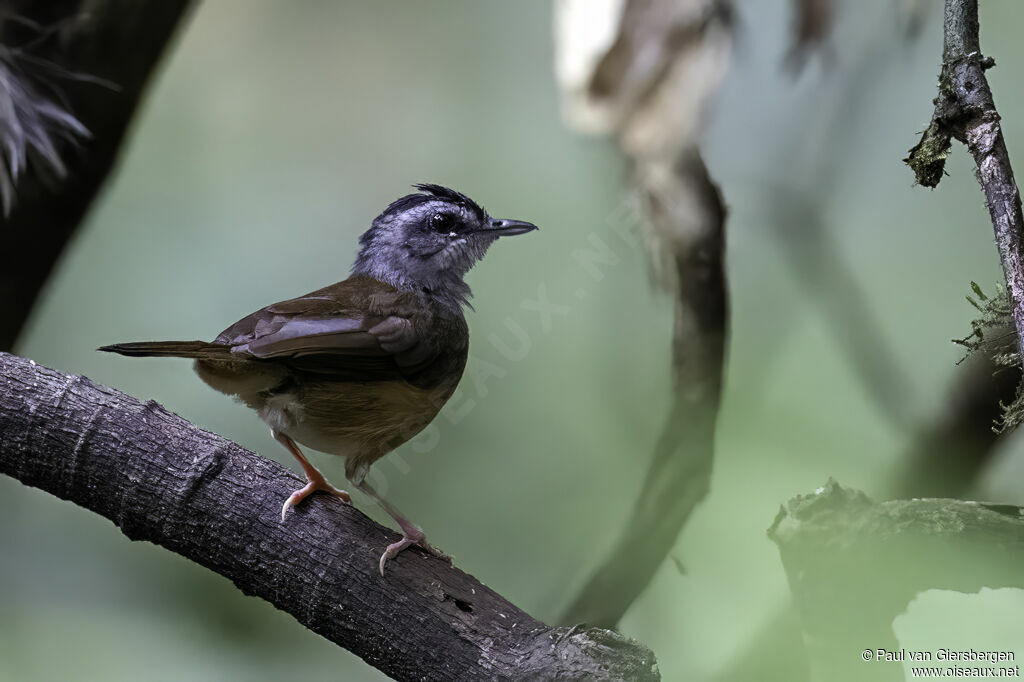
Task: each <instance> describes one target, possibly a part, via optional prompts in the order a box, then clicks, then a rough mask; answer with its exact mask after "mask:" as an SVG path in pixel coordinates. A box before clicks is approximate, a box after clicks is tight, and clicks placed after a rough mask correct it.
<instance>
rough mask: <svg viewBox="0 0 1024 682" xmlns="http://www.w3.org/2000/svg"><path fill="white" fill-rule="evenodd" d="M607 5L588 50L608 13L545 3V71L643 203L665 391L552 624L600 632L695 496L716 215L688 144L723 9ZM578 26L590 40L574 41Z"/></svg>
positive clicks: (715, 362)
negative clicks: (662, 313)
mask: <svg viewBox="0 0 1024 682" xmlns="http://www.w3.org/2000/svg"><path fill="white" fill-rule="evenodd" d="M620 9H621V14H619V16H618V17H617V28H616V30H615V31H613V32H612V33H611V34H610V35H612V36H613V39H612V40H611V41H610V42H608V43H606V44H604V45H603V46H602V45H600V44H599V43H600V37H601V34H602V32H598V33H597V35H594V33H593V31H594V26H595V24H601V25H605V26H607V25H608V24H609V22H611V24H612V25H614V24H615V22H616V17H615V16H614V11H613V12H612V13H611V16H609V15H604V16H603V18H597V17H595V15H597V14H601V12H602V10H601V9H599V8H596V6H595V5H594V4H593V3H591V4H584V3H581V2H561V3H559V5H558V11H559V15H558V22H557V24H558V26H559V34H558V39H559V41H560V49H561V53H560V57H559V63H558V73H559V76H560V84H561V87H562V90H563V95H564V104H565V108H564V110H565V113H566V116H567V119H568V121H569V122H570V124H571V125H574V126H575V127H577V128H579V129H581V130H586V131H588V132H595V133H602V134H607V135H611V136H613V137H614V138H615V139H616V140H617V142H618V146H619V148H620V150H621V151H622V153H623V154H624V155H625V156H626V157H627V159H629V161H630V163H631V165H632V168H633V180H634V182H635V185H636V187H637V191H639V192H640V193H641V194H642V195H643V196H644V198H645V202H644V203H645V205H646V208H647V217H648V223H647V225H648V226H649V228H650V229H648V230H647V231H646V236H647V237H648V239H647V245H648V251H649V254H650V259H651V265H652V267H653V270H654V273H655V278H656V280H657V282H658V283H659V284H660V286H661V287H662V288H663V289H664V290H665V291H667V292H668V293H669V294H670V295H671V296H672V299H673V302H674V320H675V322H674V326H673V339H672V368H671V372H672V378H673V385H674V387H675V395H674V396H673V398H672V402H671V408H670V410H669V414H668V418H667V420H666V424H665V426H664V428H663V430H662V432H661V434H660V436H659V437H658V440H657V444H656V446H655V449H654V456H653V458H652V460H651V462H650V464H649V465H648V470H647V475H646V476H645V478H644V483H643V486H642V488H641V490H640V493H639V495H638V497H637V499H636V501H635V502H634V505H633V510H632V513H631V515H630V517H629V519H628V520H627V521H626V524H625V528H624V529H623V530H622V531H621V532H620V535H619V539H618V540H617V541H616V542H615V543H614V545H613V548H612V550H611V552H610V553H609V554H608V556H607V558H606V559H605V560H604V562H603V563H601V564H600V565H599V566H598V568H597V569H596V570H595V571H594V572H593V574H592V575H591V577H590V579H589V580H588V582H587V583H586V585H585V586H584V587H583V589H582V590H581V591H580V593H579V594H578V595H577V596H576V598H575V599H574V600H573V601H572V602H571V603H570V605H569V606H568V608H567V609H566V611H565V613H564V614H563V615H562V617H561V622H563V623H574V622H586V623H593V624H595V625H601V626H604V627H614V626H615V625H616V624H617V623H618V622H619V619H620V618H622V616H623V614H624V613H625V612H626V610H627V609H628V608H629V606H630V605H631V604H632V603H633V601H634V600H635V599H636V598H637V597H638V596H639V594H640V593H641V592H642V591H643V590H644V589H645V588H646V587H647V585H648V583H649V582H650V581H651V579H652V577H653V576H654V573H655V571H656V570H657V569H658V567H659V566H660V565H661V563H662V562H663V561H664V560H665V557H666V556H668V552H669V550H670V549H671V548H672V546H673V544H674V543H675V541H676V538H677V537H678V536H679V533H680V531H681V530H682V528H683V526H684V525H685V524H686V521H687V519H688V518H689V517H690V514H691V513H692V512H693V510H694V508H695V507H696V506H697V505H698V504H699V503H700V502H701V500H703V499H704V497H705V496H706V495H707V494H708V491H709V489H710V485H711V470H712V462H713V459H714V443H715V426H716V423H717V418H718V409H719V405H720V403H721V395H722V380H723V374H724V371H725V344H726V338H727V328H728V297H727V290H726V277H725V262H724V260H725V213H726V212H725V206H724V204H723V202H722V196H721V193H720V192H719V190H718V187H717V186H716V185H715V183H714V181H713V180H712V179H711V176H710V175H709V173H708V170H707V167H706V166H705V165H704V161H703V159H702V158H701V155H700V151H699V149H698V137H699V133H700V132H701V130H702V129H703V123H704V118H705V112H706V109H707V108H708V105H709V102H708V100H709V99H710V97H711V96H712V95H713V94H714V92H715V90H716V89H717V87H718V84H719V82H720V81H721V78H722V76H723V74H724V73H725V69H726V65H727V63H728V58H729V53H730V51H731V44H732V36H731V31H732V26H731V24H732V4H731V2H727V1H725V0H685V1H683V2H679V1H678V0H629V1H627V2H626V3H625V5H624V6H622V7H621V8H620ZM587 31H591V32H592V33H591V40H592V41H594V42H592V43H591V44H589V45H584V44H582V43H581V41H580V36H581V35H585V34H586V32H587ZM603 33H604V34H605V35H606V36H607V35H608V34H607V32H603ZM595 38H596V40H595Z"/></svg>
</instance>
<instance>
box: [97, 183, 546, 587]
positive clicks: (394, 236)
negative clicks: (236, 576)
mask: <svg viewBox="0 0 1024 682" xmlns="http://www.w3.org/2000/svg"><path fill="white" fill-rule="evenodd" d="M413 187H414V189H416V190H417V191H416V192H414V193H411V194H407V195H405V196H402V197H400V198H398V199H396V200H395V201H393V202H391V204H390V205H388V207H387V208H386V209H384V211H383V212H382V213H381V214H380V215H379V216H377V217H376V218H375V219H374V220H373V222H372V223H371V225H370V227H369V229H367V230H366V231H365V232H364V233H363V234H362V235H361V236H360V237H359V251H358V254H357V256H356V258H355V262H354V264H353V265H352V268H351V272H350V276H349V277H348V279H345V280H343V281H341V282H338V283H336V284H331V285H330V286H326V287H324V288H322V289H318V290H316V291H312V292H310V293H308V294H305V295H304V296H299V297H298V298H293V299H289V300H286V301H281V302H279V303H274V304H272V305H268V306H267V307H265V308H262V309H260V310H257V311H256V312H254V313H252V314H251V315H248V316H246V317H243V318H242V319H240V320H239V321H238V322H235V323H234V324H232V325H231V326H230V327H228V328H227V329H225V330H224V331H222V332H221V333H220V334H219V335H218V336H217V337H216V338H215V339H214V340H213V341H210V342H207V341H141V342H131V343H117V344H113V345H108V346H103V347H101V348H99V350H101V351H106V352H111V353H119V354H121V355H126V356H135V357H139V356H156V357H179V358H191V359H193V360H194V363H193V366H194V369H195V371H196V373H197V374H198V375H199V377H200V378H201V379H202V380H203V381H204V382H206V383H207V384H208V385H209V386H211V387H212V388H214V389H216V390H217V391H220V392H221V393H225V394H227V395H230V396H233V397H234V398H235V399H237V400H238V401H240V402H242V403H243V404H245V405H247V406H248V407H250V408H252V409H253V410H255V411H256V413H257V415H258V416H259V417H260V419H261V420H263V422H265V423H266V424H267V425H268V426H269V427H270V433H271V436H272V437H273V438H274V439H275V440H277V441H278V442H279V443H281V444H282V445H283V446H284V447H285V448H286V449H287V450H288V452H290V453H291V454H292V455H293V456H294V457H295V459H296V460H297V461H298V463H299V465H300V466H301V468H302V470H303V472H304V473H305V476H306V481H307V482H306V485H305V486H303V487H302V488H300V489H298V490H295V491H294V492H293V493H292V494H291V495H290V496H289V497H288V498H287V499H286V500H285V501H284V504H283V506H282V508H281V522H282V523H283V522H285V518H286V515H287V513H288V510H289V509H290V508H291V507H293V506H295V505H297V504H299V503H300V502H302V501H303V500H304V499H306V498H307V497H309V496H310V495H312V494H313V493H315V492H317V491H322V492H325V493H327V494H329V495H332V496H334V497H337V498H339V499H341V500H342V501H343V502H345V503H351V497H350V495H349V493H348V492H347V491H345V490H341V489H339V488H335V487H334V486H333V485H331V484H330V483H329V482H328V481H327V479H326V478H325V477H324V475H323V474H322V473H321V472H320V471H319V470H318V469H317V468H316V467H315V466H313V464H311V463H310V461H309V460H308V459H307V458H306V456H305V455H304V454H303V452H302V450H301V449H300V448H299V445H300V444H301V445H303V446H306V447H308V448H311V449H313V450H318V451H321V452H324V453H328V454H332V455H340V456H342V457H344V458H345V477H346V478H347V479H348V481H349V482H350V483H351V484H352V485H353V486H354V487H355V488H357V489H358V490H360V491H362V492H363V493H365V494H366V495H367V496H369V497H370V498H372V499H373V500H375V501H376V502H377V503H378V504H379V505H380V506H381V507H382V508H383V509H384V511H386V512H387V513H388V514H389V515H390V516H391V517H392V518H393V519H394V520H395V522H396V523H397V524H398V526H399V528H401V530H402V539H401V540H399V541H397V542H394V543H391V544H389V545H388V546H387V547H386V548H385V550H384V552H383V554H382V555H381V557H380V561H379V565H378V567H379V570H380V574H381V576H383V575H384V566H385V564H386V563H387V562H388V561H389V560H391V559H394V558H395V557H396V556H397V555H398V554H399V553H400V552H401V551H402V550H404V549H406V548H408V547H411V546H413V545H417V546H419V547H421V548H422V549H423V550H425V551H427V552H429V553H430V554H433V555H435V556H438V557H441V558H445V559H447V558H448V557H446V556H445V555H444V554H443V553H442V552H441V551H439V550H437V549H436V548H434V547H433V546H432V545H430V544H429V543H428V542H427V540H426V535H425V534H424V533H423V531H422V529H421V528H420V527H419V526H417V525H415V524H413V523H412V522H411V521H409V520H408V519H407V518H406V517H405V516H404V515H403V514H402V513H401V512H399V511H398V509H397V508H396V507H394V506H393V505H392V504H391V503H389V502H388V501H387V500H385V499H384V498H383V497H382V496H381V495H380V494H378V493H377V491H376V490H375V489H374V488H373V486H371V485H370V483H369V481H368V480H367V473H368V472H369V469H370V466H371V465H372V464H373V463H374V462H375V461H377V460H378V459H380V458H381V457H383V456H384V455H386V454H387V453H389V452H391V451H392V450H394V449H395V448H396V447H398V446H399V445H401V444H402V443H404V442H406V441H408V440H409V439H410V438H412V437H413V436H415V435H416V434H417V433H419V432H420V431H421V430H422V429H423V428H425V427H426V426H427V424H429V423H430V422H431V420H433V418H434V417H435V416H436V415H437V413H438V412H439V411H440V409H441V407H442V406H443V405H444V404H445V402H446V401H447V400H448V399H449V398H450V397H451V395H452V393H453V392H454V391H455V388H456V386H457V385H458V383H459V380H460V379H461V377H462V373H463V370H464V369H465V366H466V360H467V358H468V352H469V327H468V325H467V323H466V318H465V312H464V309H465V308H467V307H469V308H472V307H471V306H470V305H469V299H470V297H471V295H472V292H471V290H470V288H469V285H467V284H466V282H465V279H464V278H465V275H466V273H467V272H468V271H469V270H470V268H472V267H473V265H474V264H476V262H477V261H479V260H480V259H481V258H483V256H484V254H485V253H486V251H487V249H488V248H489V247H490V246H491V245H492V244H493V243H494V242H495V241H497V240H498V238H500V237H507V236H512V235H519V234H525V233H527V232H531V231H533V230H536V229H537V226H536V225H534V224H533V223H529V222H525V221H521V220H505V219H494V218H491V216H490V215H489V214H488V213H487V211H486V210H485V209H484V208H483V207H482V206H480V205H479V204H478V203H476V202H475V201H473V200H472V199H470V198H469V197H468V196H466V195H465V194H462V193H461V192H458V191H456V190H453V189H450V188H448V187H444V186H441V185H435V184H417V185H414V186H413Z"/></svg>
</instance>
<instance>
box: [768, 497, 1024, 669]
mask: <svg viewBox="0 0 1024 682" xmlns="http://www.w3.org/2000/svg"><path fill="white" fill-rule="evenodd" d="M768 535H769V536H770V537H771V538H772V540H774V541H775V543H776V544H777V545H778V546H779V552H780V554H781V555H782V563H783V565H784V566H785V568H786V575H787V576H788V577H789V585H790V590H791V591H792V593H793V599H794V602H795V603H796V606H797V610H798V611H799V614H800V620H801V623H802V626H803V630H804V640H805V642H806V645H807V650H808V653H809V654H810V658H811V667H812V670H813V672H814V679H816V680H828V681H829V682H846V681H850V682H853V681H856V682H866V681H872V680H892V681H893V682H897V681H902V680H903V679H904V673H903V668H902V666H901V665H900V664H899V663H894V662H886V661H879V660H876V659H875V657H874V652H876V651H877V650H878V649H885V650H889V651H897V650H899V648H900V647H899V643H898V641H897V640H896V637H895V635H894V634H893V631H892V621H893V619H894V618H895V617H896V616H898V615H899V614H901V613H903V612H904V611H905V610H906V608H907V604H908V603H909V602H910V601H911V600H912V599H913V598H914V597H915V596H916V595H917V594H918V593H919V592H922V591H924V590H928V589H944V590H956V591H958V592H967V593H973V592H977V591H979V590H980V589H981V588H983V587H990V588H999V587H1016V588H1020V587H1024V573H1022V572H1021V571H1020V566H1021V564H1022V562H1024V508H1020V507H1015V506H1009V505H988V504H981V503H978V502H964V501H960V500H949V499H914V500H893V501H890V502H883V503H880V504H875V503H873V502H871V500H869V499H868V498H867V496H866V495H864V494H863V493H861V492H858V491H853V490H847V489H844V488H841V487H840V486H839V485H837V484H836V483H835V482H834V481H829V482H828V484H827V485H825V486H824V487H822V488H820V489H818V491H816V492H815V493H814V494H812V495H801V496H799V497H796V498H794V499H792V500H790V501H789V502H788V503H787V504H786V506H785V507H783V508H782V509H781V510H780V511H779V514H778V516H777V517H776V519H775V522H774V523H773V524H772V527H771V528H770V529H769V530H768ZM865 650H867V651H870V652H871V654H872V656H871V658H870V660H864V659H862V653H866V651H865ZM928 665H934V663H932V664H928Z"/></svg>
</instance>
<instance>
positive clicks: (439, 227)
mask: <svg viewBox="0 0 1024 682" xmlns="http://www.w3.org/2000/svg"><path fill="white" fill-rule="evenodd" d="M454 227H455V216H453V215H452V214H451V213H435V214H434V215H432V216H430V229H432V230H433V231H434V232H451V231H452V229H453V228H454Z"/></svg>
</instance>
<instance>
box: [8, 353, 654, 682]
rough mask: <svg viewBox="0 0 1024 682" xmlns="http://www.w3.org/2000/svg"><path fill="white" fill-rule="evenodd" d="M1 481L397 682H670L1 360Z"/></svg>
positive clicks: (267, 481) (635, 648)
mask: <svg viewBox="0 0 1024 682" xmlns="http://www.w3.org/2000/svg"><path fill="white" fill-rule="evenodd" d="M0 473H4V474H7V475H8V476H12V477H14V478H16V479H18V480H20V481H21V482H23V483H25V484H27V485H31V486H34V487H38V488H41V489H43V490H45V491H47V492H49V493H51V494H53V495H56V496H57V497H60V498H61V499H65V500H69V501H71V502H74V503H75V504H78V505H80V506H83V507H85V508H87V509H90V510H92V511H94V512H96V513H97V514H100V515H101V516H104V517H106V518H107V519H109V520H110V521H112V522H113V523H114V524H115V525H117V527H118V528H120V529H121V531H122V532H124V534H125V535H127V536H128V537H129V538H131V539H133V540H146V541H149V542H152V543H155V544H157V545H160V546H162V547H165V548H167V549H169V550H171V551H172V552H176V553H178V554H181V555H182V556H184V557H186V558H188V559H190V560H192V561H195V562H197V563H199V564H201V565H203V566H206V567H207V568H209V569H211V570H213V571H216V572H217V573H220V574H221V575H224V576H226V577H227V578H229V579H230V580H231V581H232V582H234V584H235V586H236V587H237V588H238V589H240V590H241V591H242V592H243V593H245V594H247V595H252V596H257V597H260V598H262V599H266V600H267V601H269V602H271V603H272V604H273V605H274V606H276V607H277V608H279V609H282V610H284V611H286V612H288V613H290V614H291V615H293V616H294V617H295V618H296V619H297V620H298V621H299V622H300V623H302V624H303V625H304V626H306V627H307V628H309V629H310V630H312V631H314V632H316V633H318V634H320V635H322V636H323V637H326V638H327V639H329V640H330V641H332V642H334V643H336V644H338V645H339V646H343V647H345V648H346V649H349V650H351V651H352V652H353V653H355V654H357V655H359V656H360V657H362V658H363V659H364V660H366V661H367V662H368V663H369V664H371V665H373V666H375V667H377V668H379V669H380V670H382V671H384V672H385V673H387V674H388V675H390V676H392V677H394V678H395V679H398V680H443V681H445V682H447V681H448V680H453V679H458V680H464V679H491V678H495V679H536V680H548V679H566V680H568V679H573V680H575V679H580V680H583V679H586V680H625V679H628V680H657V679H660V678H659V675H658V672H657V665H656V663H655V660H654V655H653V654H652V653H651V651H650V650H649V649H647V648H646V647H644V646H643V645H642V644H639V643H638V642H636V641H634V640H630V639H627V638H625V637H622V636H620V635H618V634H616V633H614V632H611V631H608V630H603V629H599V628H586V627H573V628H552V627H549V626H546V625H544V624H543V623H540V622H538V621H536V620H534V619H533V618H531V617H530V616H529V615H527V614H526V613H524V612H523V611H522V610H520V609H518V608H516V607H515V606H514V605H512V604H510V603H509V602H507V601H506V600H504V599H503V598H502V597H501V596H499V595H498V594H496V593H495V592H493V591H492V590H490V589H488V588H487V587H485V586H484V585H482V584H481V583H480V582H479V581H477V580H476V579H474V578H473V577H471V576H469V575H467V574H465V573H463V572H462V571H460V570H458V569H456V568H454V567H453V566H451V565H449V564H448V563H446V562H444V561H442V560H439V559H436V558H434V557H429V556H427V555H426V554H423V553H420V552H418V551H417V552H414V553H407V554H405V555H403V556H402V557H401V558H400V559H399V560H397V561H392V562H391V564H389V565H388V571H387V574H386V576H384V577H381V576H380V575H379V573H378V571H377V559H376V558H375V556H376V555H377V554H379V552H380V545H381V544H382V543H387V542H392V541H394V540H396V539H397V538H398V534H397V533H395V532H394V531H392V530H389V529H387V528H384V527H382V526H380V525H378V524H376V523H374V522H373V521H372V520H370V519H369V518H368V517H366V516H365V515H363V514H362V513H361V512H359V511H357V510H356V509H355V508H354V507H352V506H350V505H344V504H341V503H338V502H335V501H333V500H330V499H328V498H319V499H314V500H310V502H309V503H307V504H304V505H302V506H301V507H299V508H297V509H296V510H295V515H294V516H293V517H290V518H289V520H288V522H284V523H283V522H281V521H280V520H279V518H278V515H279V508H280V502H281V500H282V499H284V498H286V497H287V495H288V494H289V486H291V487H294V485H295V480H296V477H295V475H294V474H292V473H291V472H289V471H288V470H287V469H285V468H284V467H282V466H281V465H279V464H277V463H275V462H272V461H270V460H267V459H263V458H261V457H259V456H258V455H256V454H254V453H252V452H249V451H247V450H245V449H243V448H241V447H240V446H238V445H235V444H234V443H232V442H230V441H228V440H225V439H223V438H221V437H219V436H216V435H214V434H212V433H210V432H208V431H204V430H202V429H199V428H198V427H196V426H193V425H192V424H190V423H189V422H187V421H185V420H184V419H182V418H181V417H178V416H177V415H175V414H172V413H170V412H167V411H166V410H164V409H163V408H162V407H161V406H160V405H158V404H156V403H155V402H153V401H149V402H147V403H141V402H139V401H137V400H135V399H134V398H131V397H129V396H126V395H124V394H122V393H119V392H118V391H115V390H113V389H109V388H106V387H103V386H97V385H95V384H93V383H92V382H91V381H89V380H88V379H86V378H84V377H80V376H74V375H66V374H62V373H60V372H56V371H53V370H49V369H45V368H43V367H40V366H39V365H37V364H36V363H35V362H32V361H30V360H25V359H22V358H18V357H16V356H13V355H8V354H6V353H0Z"/></svg>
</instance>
